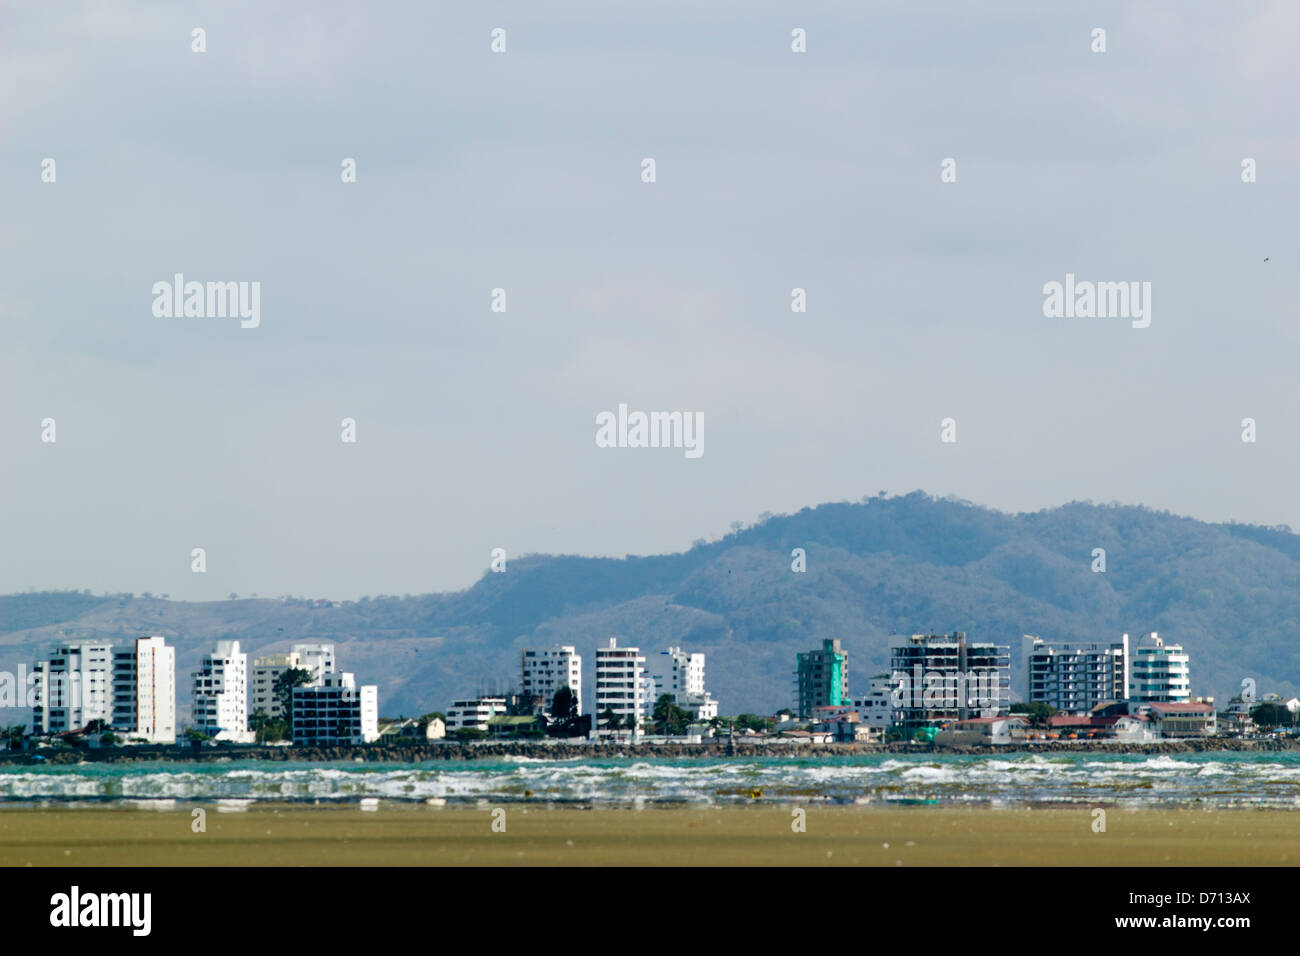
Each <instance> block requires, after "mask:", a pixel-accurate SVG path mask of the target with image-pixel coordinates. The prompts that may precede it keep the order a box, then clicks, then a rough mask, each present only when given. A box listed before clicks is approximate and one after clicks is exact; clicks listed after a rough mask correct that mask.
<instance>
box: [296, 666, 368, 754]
mask: <svg viewBox="0 0 1300 956" xmlns="http://www.w3.org/2000/svg"><path fill="white" fill-rule="evenodd" d="M378 739H379V688H378V687H377V686H375V685H374V684H367V685H365V686H362V687H358V686H357V683H356V679H355V678H354V677H353V676H352V675H351V674H349V673H346V672H344V673H339V672H337V671H328V672H326V673H324V674H323V675H322V677H321V680H320V683H318V684H300V685H298V686H297V687H295V688H294V689H293V742H294V744H296V745H304V746H305V745H313V744H314V745H318V746H338V745H344V744H368V743H372V742H373V741H376V740H378Z"/></svg>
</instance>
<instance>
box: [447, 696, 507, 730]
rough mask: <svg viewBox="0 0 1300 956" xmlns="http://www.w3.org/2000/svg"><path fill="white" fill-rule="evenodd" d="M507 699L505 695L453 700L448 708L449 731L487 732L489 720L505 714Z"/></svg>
mask: <svg viewBox="0 0 1300 956" xmlns="http://www.w3.org/2000/svg"><path fill="white" fill-rule="evenodd" d="M505 712H506V699H505V698H504V697H466V698H464V699H462V700H453V701H452V702H451V706H450V707H448V708H447V733H449V734H454V733H456V731H458V730H479V731H482V732H483V733H487V729H488V721H489V720H491V719H492V718H493V717H496V716H504V715H505Z"/></svg>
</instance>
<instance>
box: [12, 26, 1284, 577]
mask: <svg viewBox="0 0 1300 956" xmlns="http://www.w3.org/2000/svg"><path fill="white" fill-rule="evenodd" d="M976 6H977V5H971V4H967V3H953V4H941V3H918V2H916V0H905V2H898V3H888V2H876V0H872V2H856V0H855V2H842V3H821V4H819V3H812V4H809V3H775V2H765V0H757V2H756V0H744V2H713V3H707V4H700V3H698V2H696V0H690V2H675V0H661V2H656V3H652V4H640V5H632V4H609V3H606V2H595V0H593V2H590V3H565V2H550V3H544V4H539V3H535V2H532V3H518V4H513V3H501V2H493V3H475V4H468V3H465V4H461V3H424V2H420V3H382V2H380V3H370V4H359V3H347V4H343V3H276V4H267V3H263V2H260V0H259V2H228V0H223V2H220V3H215V2H214V3H193V4H186V3H175V4H153V3H135V4H113V3H74V2H69V3H48V2H13V0H7V2H6V3H5V4H4V6H3V8H2V9H0V223H2V224H3V228H2V229H0V244H2V252H3V269H0V319H2V321H3V326H2V328H3V339H2V341H0V344H2V345H3V348H0V402H2V407H0V591H4V592H8V591H15V590H24V589H27V588H29V587H37V588H92V589H94V590H96V591H99V590H105V589H107V590H127V591H135V592H137V593H138V592H142V591H152V592H154V593H169V594H170V595H171V596H172V597H173V598H186V599H210V598H218V597H224V596H225V595H226V594H227V593H228V592H231V591H234V592H238V593H240V594H241V595H247V594H251V593H255V592H256V593H259V594H262V595H278V594H283V593H292V594H298V595H306V596H323V597H334V598H353V597H358V596H360V595H363V594H380V593H386V594H401V593H408V592H410V593H417V592H425V591H431V590H444V589H453V588H459V587H464V586H466V585H468V584H470V583H471V582H472V581H474V580H475V579H476V578H477V577H478V576H479V575H481V574H482V572H483V571H484V570H485V569H486V568H487V566H488V563H489V560H490V552H491V549H492V548H495V547H501V548H505V549H506V551H507V553H508V555H509V556H510V557H516V556H519V555H521V554H524V553H527V552H565V553H579V554H592V555H619V556H621V555H623V554H628V553H657V552H664V551H675V550H681V549H684V548H687V547H689V546H690V543H691V542H692V541H693V540H694V539H696V538H700V537H714V536H717V535H718V534H720V533H722V532H725V531H726V529H727V527H728V525H729V524H730V523H731V522H732V521H736V520H744V521H749V520H753V519H754V518H755V517H756V516H757V515H758V514H760V513H761V512H764V511H773V512H784V511H795V510H798V509H799V508H801V507H803V506H805V505H811V504H817V503H820V502H823V501H827V500H843V499H857V498H859V497H861V496H862V495H864V494H874V493H875V492H876V491H878V490H881V489H885V490H888V491H890V492H891V493H895V492H907V491H911V490H913V489H916V488H922V489H925V490H927V491H929V492H932V493H935V494H957V495H959V496H961V497H963V498H968V499H971V500H973V501H977V502H979V503H982V504H987V505H990V506H993V507H997V508H1001V509H1005V510H1010V511H1021V510H1036V509H1039V508H1044V507H1050V506H1054V505H1057V504H1061V503H1063V502H1066V501H1070V500H1073V499H1092V500H1096V501H1110V500H1115V499H1117V500H1120V501H1124V502H1129V503H1141V504H1146V505H1149V506H1152V507H1156V508H1164V509H1170V510H1172V511H1175V512H1179V513H1185V514H1190V515H1193V516H1196V517H1198V518H1203V519H1207V520H1216V521H1217V520H1227V519H1234V520H1241V521H1250V522H1259V523H1265V524H1276V523H1283V522H1285V523H1289V524H1292V525H1294V526H1297V527H1300V504H1298V503H1297V495H1296V475H1297V473H1300V400H1298V399H1297V391H1296V387H1295V380H1296V371H1297V367H1298V365H1300V362H1298V361H1297V359H1298V356H1300V349H1298V348H1297V347H1298V346H1300V314H1298V312H1297V308H1296V302H1297V300H1298V299H1300V281H1298V279H1297V275H1298V274H1297V270H1296V262H1297V257H1298V256H1300V239H1298V238H1297V235H1298V230H1297V227H1296V213H1297V210H1298V209H1300V201H1298V200H1300V187H1298V185H1297V184H1298V183H1300V105H1298V104H1300V98H1298V97H1297V90H1298V89H1300V77H1298V76H1297V74H1298V73H1300V67H1298V66H1297V63H1300V50H1298V49H1297V47H1300V5H1297V4H1295V3H1291V2H1287V0H1278V2H1274V3H1267V2H1240V3H1233V4H1226V3H1153V4H1143V5H1140V7H1138V6H1136V5H1132V6H1131V5H1130V4H1126V3H1114V4H1097V3H1090V4H1086V5H1085V4H1078V5H1070V4H1042V3H1041V2H1038V0H1034V2H1025V3H1002V4H998V5H996V6H998V7H999V10H998V12H989V11H988V10H984V9H977V8H976ZM984 6H986V5H978V7H981V8H982V7H984ZM990 6H991V5H990ZM196 27H201V28H203V29H204V30H205V31H206V47H207V49H206V52H204V53H194V52H192V50H191V44H192V38H191V31H192V30H193V29H194V28H196ZM496 27H501V28H503V29H504V30H505V31H506V52H505V53H504V54H494V53H493V52H492V51H491V49H490V44H491V41H492V38H491V31H492V30H493V28H496ZM797 27H798V28H803V29H804V30H806V31H807V52H806V53H803V54H798V53H794V52H792V50H791V31H792V30H793V29H795V28H797ZM1097 27H1101V28H1104V29H1105V30H1106V51H1105V52H1104V53H1094V52H1093V51H1092V46H1093V44H1094V41H1093V38H1092V31H1093V29H1094V28H1097ZM345 157H351V158H354V159H355V160H356V163H357V182H355V183H343V182H342V181H341V176H340V169H341V166H340V164H341V163H342V161H343V159H344V158H345ZM646 157H652V158H654V160H655V163H656V181H655V182H654V183H645V182H642V160H643V159H644V158H646ZM948 157H951V158H953V159H955V160H956V163H957V181H956V182H955V183H943V182H941V181H940V172H941V163H942V161H943V160H944V159H945V158H948ZM1247 157H1249V158H1252V159H1254V160H1255V161H1256V164H1257V182H1254V183H1250V184H1247V183H1243V182H1242V160H1243V159H1244V158H1247ZM46 158H53V159H54V160H55V163H56V166H55V170H56V176H57V178H56V181H55V182H54V183H45V182H42V181H41V176H42V161H43V160H44V159H46ZM1265 257H1268V258H1269V261H1268V262H1265V261H1264V259H1265ZM178 272H179V273H183V274H184V275H185V277H186V279H187V280H197V281H202V282H206V281H245V282H252V281H257V282H260V283H261V286H260V289H261V322H260V325H259V326H258V327H257V328H241V327H240V323H239V321H238V320H237V319H235V320H232V319H212V318H189V319H186V318H159V317H156V316H155V315H154V314H153V310H152V305H153V294H152V292H151V289H152V286H153V284H154V283H155V282H159V281H168V282H169V281H171V278H172V276H173V275H174V274H175V273H178ZM1067 272H1069V273H1074V274H1075V275H1076V276H1077V277H1078V278H1079V279H1080V280H1084V279H1090V280H1096V281H1139V282H1141V281H1147V282H1150V283H1151V284H1152V301H1151V324H1150V326H1149V327H1148V328H1145V329H1135V328H1133V327H1132V326H1131V323H1130V322H1128V321H1126V320H1123V319H1113V318H1112V319H1084V318H1072V319H1051V318H1046V317H1044V314H1043V301H1044V295H1043V286H1044V284H1045V283H1048V282H1051V281H1058V282H1063V281H1064V279H1065V275H1066V273H1067ZM795 287H801V288H805V289H806V290H807V305H808V307H807V312H805V313H794V312H792V311H791V290H792V289H793V288H795ZM494 288H503V289H505V290H506V293H507V311H506V312H504V313H494V312H493V311H491V309H490V304H491V293H492V290H493V289H494ZM619 403H626V404H627V405H628V406H629V407H630V408H631V409H633V410H637V409H640V410H645V411H652V410H662V411H668V410H679V411H687V412H695V413H699V414H701V415H702V416H703V419H704V423H705V428H704V454H703V455H702V456H701V457H700V458H697V459H691V458H687V457H686V456H685V455H684V454H683V452H682V450H680V449H633V448H598V447H597V446H596V443H595V433H596V426H595V419H596V416H597V415H598V414H599V413H600V412H602V411H615V410H617V408H618V405H619ZM349 417H350V418H354V419H355V420H356V422H357V441H356V442H355V443H354V444H349V443H344V442H343V441H342V440H341V438H340V433H341V427H340V423H341V420H342V419H344V418H349ZM947 417H951V418H953V419H955V420H956V423H957V441H956V443H954V444H946V443H943V442H941V441H940V422H941V420H942V419H944V418H947ZM1246 417H1252V418H1254V419H1256V421H1257V423H1258V441H1257V442H1255V443H1253V444H1248V443H1244V442H1242V440H1241V420H1242V419H1243V418H1246ZM46 418H53V419H55V422H56V438H57V440H56V441H55V442H54V443H52V444H51V443H46V442H43V441H42V440H41V437H42V426H41V422H42V420H44V419H46ZM196 547H202V548H204V549H205V551H206V555H207V571H206V573H205V574H194V573H192V572H191V570H190V567H191V558H190V555H191V550H192V549H193V548H196Z"/></svg>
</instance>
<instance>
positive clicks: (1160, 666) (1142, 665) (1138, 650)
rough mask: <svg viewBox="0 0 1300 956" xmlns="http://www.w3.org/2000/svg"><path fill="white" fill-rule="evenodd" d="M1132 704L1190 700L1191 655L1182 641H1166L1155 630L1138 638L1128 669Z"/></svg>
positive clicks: (1185, 701)
mask: <svg viewBox="0 0 1300 956" xmlns="http://www.w3.org/2000/svg"><path fill="white" fill-rule="evenodd" d="M1129 675H1130V676H1129V701H1130V702H1131V703H1133V704H1156V703H1159V704H1178V703H1184V704H1185V703H1190V702H1191V699H1192V685H1191V668H1190V658H1189V657H1188V656H1187V654H1186V653H1184V651H1183V647H1182V645H1181V644H1166V643H1165V642H1164V641H1163V640H1161V639H1160V635H1159V634H1157V633H1156V632H1155V631H1152V632H1151V633H1150V634H1146V635H1144V636H1143V637H1141V638H1139V640H1138V642H1137V646H1136V647H1135V648H1134V649H1133V663H1132V665H1131V667H1130V670H1129Z"/></svg>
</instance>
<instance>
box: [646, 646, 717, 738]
mask: <svg viewBox="0 0 1300 956" xmlns="http://www.w3.org/2000/svg"><path fill="white" fill-rule="evenodd" d="M648 668H649V671H650V676H651V678H652V679H653V680H654V685H655V688H654V691H653V692H652V693H651V696H650V709H651V711H653V710H654V705H655V703H656V702H657V701H658V700H659V698H660V697H662V696H663V695H665V694H667V695H668V696H669V697H671V698H672V699H673V703H675V704H676V705H677V706H678V707H680V708H681V709H682V710H685V711H689V712H690V714H691V717H692V719H694V720H696V721H707V720H712V719H713V718H714V717H717V716H718V702H717V701H716V700H714V699H713V698H712V697H711V696H710V695H709V692H708V691H706V690H705V689H704V655H703V654H699V653H696V654H687V653H685V652H684V651H683V650H682V649H681V648H680V647H670V648H668V650H666V651H662V652H660V653H658V654H656V655H655V656H654V657H652V658H650V660H649V662H648Z"/></svg>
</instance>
